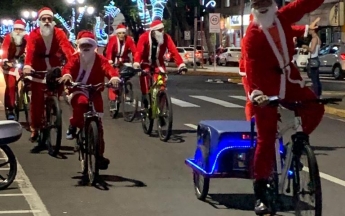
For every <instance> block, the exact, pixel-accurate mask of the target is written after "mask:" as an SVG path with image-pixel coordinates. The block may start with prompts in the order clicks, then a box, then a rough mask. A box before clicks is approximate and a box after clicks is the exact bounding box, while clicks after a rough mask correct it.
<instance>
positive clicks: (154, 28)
mask: <svg viewBox="0 0 345 216" xmlns="http://www.w3.org/2000/svg"><path fill="white" fill-rule="evenodd" d="M162 28H164V24H163V23H160V24H158V25H155V26H152V27H151V28H150V29H151V30H158V29H162Z"/></svg>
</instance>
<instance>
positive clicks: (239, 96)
mask: <svg viewBox="0 0 345 216" xmlns="http://www.w3.org/2000/svg"><path fill="white" fill-rule="evenodd" d="M229 97H231V98H235V99H238V100H244V101H246V100H247V97H246V96H241V95H229Z"/></svg>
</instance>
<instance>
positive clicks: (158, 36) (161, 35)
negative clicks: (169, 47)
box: [155, 31, 164, 44]
mask: <svg viewBox="0 0 345 216" xmlns="http://www.w3.org/2000/svg"><path fill="white" fill-rule="evenodd" d="M155 39H156V40H157V43H158V44H163V43H164V33H163V32H159V31H155Z"/></svg>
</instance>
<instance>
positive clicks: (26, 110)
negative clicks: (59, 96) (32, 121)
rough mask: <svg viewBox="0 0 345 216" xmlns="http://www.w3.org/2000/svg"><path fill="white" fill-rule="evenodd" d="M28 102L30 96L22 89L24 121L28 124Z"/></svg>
mask: <svg viewBox="0 0 345 216" xmlns="http://www.w3.org/2000/svg"><path fill="white" fill-rule="evenodd" d="M29 102H30V98H29V95H28V92H27V91H24V97H23V110H24V114H25V121H26V123H27V124H29Z"/></svg>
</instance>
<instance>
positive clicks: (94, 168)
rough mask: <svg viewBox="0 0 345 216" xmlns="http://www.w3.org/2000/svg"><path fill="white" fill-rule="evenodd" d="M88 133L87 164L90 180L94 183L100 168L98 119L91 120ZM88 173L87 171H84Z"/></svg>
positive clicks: (86, 142)
mask: <svg viewBox="0 0 345 216" xmlns="http://www.w3.org/2000/svg"><path fill="white" fill-rule="evenodd" d="M86 130H87V134H86V140H85V144H86V155H85V158H84V159H85V161H86V165H87V170H86V171H87V176H88V179H89V182H90V183H91V184H92V185H94V184H95V183H96V179H97V177H98V173H99V169H98V165H97V158H98V150H99V131H98V123H97V122H96V120H91V121H90V123H89V124H88V126H87V129H86ZM84 174H86V173H84Z"/></svg>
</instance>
